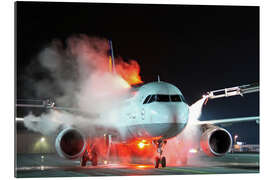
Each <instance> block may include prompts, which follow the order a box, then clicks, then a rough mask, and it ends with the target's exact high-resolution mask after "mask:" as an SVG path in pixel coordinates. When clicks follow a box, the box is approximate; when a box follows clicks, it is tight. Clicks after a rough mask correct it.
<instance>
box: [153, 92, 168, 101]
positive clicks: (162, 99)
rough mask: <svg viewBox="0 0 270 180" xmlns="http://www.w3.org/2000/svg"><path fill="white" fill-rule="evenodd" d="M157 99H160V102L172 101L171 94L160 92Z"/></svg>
mask: <svg viewBox="0 0 270 180" xmlns="http://www.w3.org/2000/svg"><path fill="white" fill-rule="evenodd" d="M156 101H158V102H170V96H169V95H160V94H158V95H157V96H156Z"/></svg>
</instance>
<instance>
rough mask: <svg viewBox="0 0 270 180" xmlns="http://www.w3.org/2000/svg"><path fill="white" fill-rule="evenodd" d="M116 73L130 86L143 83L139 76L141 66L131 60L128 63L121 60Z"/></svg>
mask: <svg viewBox="0 0 270 180" xmlns="http://www.w3.org/2000/svg"><path fill="white" fill-rule="evenodd" d="M116 71H117V74H119V75H120V76H121V77H122V78H123V79H124V80H125V81H126V82H128V84H129V85H136V84H140V83H142V82H143V81H142V80H141V77H140V74H139V73H140V66H139V64H138V63H137V62H136V61H135V60H130V61H129V62H128V63H127V62H124V61H122V60H120V62H119V63H118V64H117V65H116Z"/></svg>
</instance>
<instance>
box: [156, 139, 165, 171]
mask: <svg viewBox="0 0 270 180" xmlns="http://www.w3.org/2000/svg"><path fill="white" fill-rule="evenodd" d="M153 143H154V144H155V145H156V147H157V153H158V154H159V155H158V156H157V157H156V158H155V168H158V167H159V164H161V167H162V168H165V167H166V158H165V156H162V153H163V149H164V146H165V145H166V143H167V141H166V140H162V139H159V140H154V141H153Z"/></svg>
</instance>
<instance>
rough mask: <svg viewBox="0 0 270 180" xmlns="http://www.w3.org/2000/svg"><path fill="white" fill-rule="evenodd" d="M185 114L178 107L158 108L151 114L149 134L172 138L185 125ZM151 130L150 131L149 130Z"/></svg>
mask: <svg viewBox="0 0 270 180" xmlns="http://www.w3.org/2000/svg"><path fill="white" fill-rule="evenodd" d="M186 117H188V116H187V112H185V109H184V108H179V107H178V106H160V107H159V108H158V109H157V108H156V111H152V113H151V119H152V123H151V128H149V131H151V134H152V135H153V136H163V137H173V136H176V135H177V134H178V133H180V132H181V131H182V130H183V128H184V127H185V125H186V123H187V118H186ZM150 129H151V130H150Z"/></svg>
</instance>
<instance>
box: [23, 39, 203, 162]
mask: <svg viewBox="0 0 270 180" xmlns="http://www.w3.org/2000/svg"><path fill="white" fill-rule="evenodd" d="M108 51H109V45H108V41H107V40H106V39H101V38H95V37H88V36H86V35H78V36H73V37H70V38H69V39H68V40H67V41H66V44H63V43H62V42H61V41H59V40H55V41H53V42H52V43H51V44H50V45H48V46H47V47H45V48H44V49H43V50H42V51H41V52H40V53H39V54H38V56H37V58H36V59H35V60H34V61H33V63H32V65H30V66H29V68H28V71H29V72H30V74H29V75H30V76H31V80H30V82H32V84H33V85H34V89H35V95H36V96H37V97H40V98H48V97H53V98H54V100H55V102H56V104H57V106H62V107H73V108H76V109H78V110H80V111H81V112H86V113H87V114H94V115H95V114H101V112H102V116H98V117H95V118H94V117H93V118H89V117H87V118H86V117H84V116H80V115H76V114H74V113H70V112H66V111H50V112H48V113H44V114H42V115H40V116H35V115H33V114H29V115H27V116H26V117H25V118H24V125H25V126H26V127H27V128H28V129H30V130H33V131H36V132H40V133H42V134H44V135H51V134H53V133H55V132H56V131H57V130H58V129H59V127H69V126H76V127H78V128H80V129H81V130H83V131H84V132H85V133H88V134H87V135H89V136H91V135H96V133H97V131H96V129H94V127H95V126H93V125H102V126H107V127H115V128H118V131H119V132H120V133H121V134H120V135H122V136H125V132H124V129H125V128H120V127H121V122H119V119H120V118H119V116H118V111H117V110H118V109H119V107H120V106H121V104H120V103H121V101H122V100H124V99H125V98H126V96H128V95H129V88H127V87H129V86H130V84H136V83H141V82H142V81H141V79H140V76H139V71H140V68H139V65H138V63H137V62H136V61H134V60H130V61H129V62H128V63H127V62H124V61H123V59H121V58H120V57H119V58H117V59H116V70H117V73H118V74H117V75H115V74H112V73H111V72H109V62H108V60H109V55H108ZM204 100H205V99H204V98H203V99H201V100H199V101H197V102H196V103H195V104H193V105H192V106H190V117H189V122H188V125H187V126H186V128H185V130H184V131H183V132H182V133H181V134H180V135H178V136H177V137H175V138H173V139H170V140H169V141H168V143H167V145H166V148H165V152H164V155H165V156H166V157H167V161H168V163H170V164H175V163H176V164H178V163H180V162H179V160H180V161H181V160H183V159H184V158H186V157H188V150H189V149H190V148H191V147H197V146H198V145H199V138H200V135H201V133H200V130H199V128H198V126H197V125H196V124H197V123H196V121H197V120H198V118H199V116H200V114H201V109H202V105H203V102H204ZM175 150H176V151H175Z"/></svg>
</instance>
